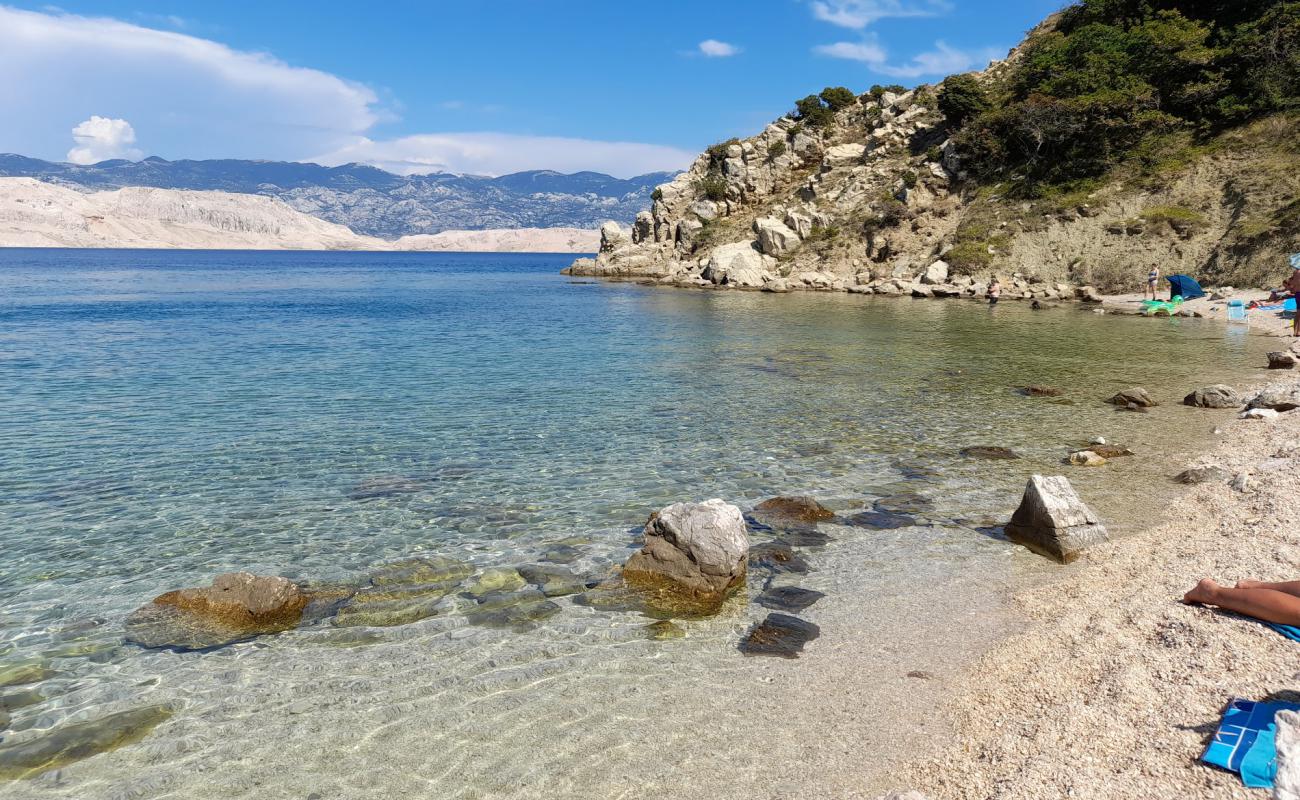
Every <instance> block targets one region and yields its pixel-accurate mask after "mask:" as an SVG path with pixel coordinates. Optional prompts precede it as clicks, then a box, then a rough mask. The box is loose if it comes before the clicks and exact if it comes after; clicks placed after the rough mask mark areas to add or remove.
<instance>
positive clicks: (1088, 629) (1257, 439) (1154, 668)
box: [885, 325, 1300, 800]
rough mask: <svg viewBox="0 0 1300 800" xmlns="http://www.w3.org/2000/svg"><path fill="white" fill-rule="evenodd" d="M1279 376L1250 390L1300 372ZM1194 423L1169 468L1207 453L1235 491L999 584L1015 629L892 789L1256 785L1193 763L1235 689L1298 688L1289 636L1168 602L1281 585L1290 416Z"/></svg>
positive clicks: (999, 791)
mask: <svg viewBox="0 0 1300 800" xmlns="http://www.w3.org/2000/svg"><path fill="white" fill-rule="evenodd" d="M1252 327H1266V328H1267V327H1276V326H1270V325H1264V326H1254V325H1252ZM1282 374H1283V375H1286V376H1287V377H1286V378H1282V377H1280V376H1277V377H1272V378H1271V379H1268V380H1264V381H1262V382H1260V383H1259V384H1258V385H1257V386H1254V387H1252V390H1255V389H1262V388H1265V387H1268V386H1276V385H1281V384H1291V385H1294V384H1295V383H1297V377H1300V376H1297V375H1296V373H1295V372H1294V371H1286V372H1284V373H1282ZM1205 416H1206V420H1207V423H1210V424H1213V425H1215V431H1216V435H1218V436H1220V437H1221V438H1220V439H1219V441H1218V442H1217V444H1216V445H1215V446H1214V447H1212V448H1210V449H1209V450H1207V452H1206V453H1205V454H1204V455H1203V456H1201V457H1200V458H1197V459H1194V460H1193V461H1192V462H1191V463H1188V464H1170V470H1169V471H1170V474H1171V475H1172V474H1174V473H1175V472H1177V471H1179V470H1181V469H1184V468H1187V467H1192V466H1202V465H1208V464H1217V465H1219V466H1222V467H1224V468H1225V469H1227V471H1228V472H1229V473H1231V474H1232V475H1234V476H1241V475H1245V476H1247V482H1248V487H1247V488H1246V490H1245V491H1240V490H1239V489H1238V488H1234V487H1233V486H1232V485H1231V482H1229V481H1217V482H1210V483H1204V484H1200V485H1195V486H1191V487H1189V488H1187V489H1186V490H1184V491H1181V492H1178V493H1177V494H1176V496H1175V499H1174V500H1173V501H1172V502H1171V503H1170V504H1169V506H1168V508H1167V509H1162V510H1157V511H1155V512H1153V513H1154V514H1158V515H1159V520H1158V521H1157V522H1155V523H1154V524H1153V525H1151V526H1149V527H1146V528H1144V529H1141V530H1139V531H1136V532H1134V533H1132V534H1129V535H1126V536H1123V537H1119V538H1117V539H1112V540H1111V541H1110V542H1108V543H1106V544H1104V545H1102V546H1099V547H1097V548H1094V549H1093V550H1091V551H1090V552H1089V553H1087V554H1086V556H1085V557H1084V558H1083V559H1081V560H1080V561H1079V562H1077V564H1076V565H1074V566H1073V567H1072V568H1065V569H1063V570H1062V574H1061V575H1060V576H1059V577H1057V578H1055V579H1050V580H1048V581H1046V582H1044V583H1043V584H1041V585H1036V586H1032V587H1029V588H1025V589H1021V590H1019V591H1016V592H1015V593H1013V594H1012V595H1011V596H1010V597H1009V598H1008V603H1009V605H1010V607H1011V608H1013V609H1015V610H1016V612H1017V613H1019V614H1021V615H1022V616H1023V621H1024V623H1025V624H1026V625H1027V626H1028V627H1027V628H1026V629H1023V630H1022V631H1021V632H1019V633H1015V634H1012V635H1010V636H1008V637H1006V638H1004V639H1002V640H1000V641H999V642H997V643H996V644H994V645H993V646H992V647H991V648H989V649H988V650H987V651H986V652H985V653H984V654H983V655H981V656H980V657H978V658H976V659H975V660H974V661H973V662H971V663H970V664H968V665H967V666H966V668H965V669H964V670H963V672H962V673H961V675H960V676H959V677H957V678H956V679H954V680H953V681H952V682H951V684H950V685H949V687H948V689H949V695H948V699H947V700H946V701H945V702H944V703H942V704H941V706H940V715H941V717H942V719H941V720H940V722H941V724H942V725H943V727H944V729H946V730H948V731H949V732H951V736H952V738H951V739H949V740H945V741H939V742H934V743H933V746H932V747H930V748H929V750H928V752H926V753H923V754H921V755H918V756H917V757H916V758H915V759H913V760H911V761H910V762H909V764H908V765H907V766H906V767H905V768H904V769H903V770H901V771H899V772H898V773H896V775H895V779H894V781H893V784H895V785H894V787H893V788H894V789H895V790H896V791H898V792H906V791H909V790H911V791H916V790H919V791H920V792H922V793H923V796H924V797H925V798H927V800H931V799H932V800H976V799H977V798H978V799H980V800H986V799H988V798H998V800H1019V799H1021V798H1023V799H1024V800H1031V799H1032V800H1039V799H1040V798H1056V797H1072V798H1097V800H1103V798H1104V800H1126V799H1127V798H1132V799H1133V800H1140V799H1145V798H1155V797H1170V798H1172V797H1178V798H1196V797H1206V798H1209V797H1214V798H1226V797H1231V798H1260V797H1263V796H1265V795H1264V794H1263V793H1262V792H1258V791H1252V790H1249V789H1247V788H1245V787H1244V786H1243V785H1242V782H1241V780H1240V778H1239V777H1238V776H1237V775H1235V774H1232V773H1229V772H1226V771H1222V770H1218V769H1216V768H1214V767H1211V766H1209V765H1206V764H1204V763H1202V762H1200V761H1199V757H1200V755H1201V753H1202V752H1203V751H1204V748H1205V746H1206V744H1207V743H1208V742H1209V740H1210V738H1211V737H1212V736H1213V733H1214V731H1215V729H1216V727H1217V725H1218V723H1219V720H1220V717H1221V714H1222V712H1223V709H1224V708H1225V707H1226V705H1227V704H1228V702H1229V701H1230V700H1232V699H1233V698H1237V697H1241V698H1247V699H1264V698H1270V699H1278V695H1279V694H1282V695H1283V697H1282V699H1289V700H1296V699H1300V694H1296V692H1295V679H1296V677H1297V673H1296V668H1295V658H1296V655H1297V651H1296V650H1295V648H1296V643H1295V642H1292V641H1290V640H1288V639H1286V638H1285V637H1283V636H1280V635H1278V634H1277V633H1275V632H1274V631H1272V630H1270V629H1268V628H1267V627H1265V626H1264V625H1261V624H1258V623H1257V622H1254V621H1251V620H1249V619H1246V618H1242V617H1238V616H1235V615H1232V614H1228V613H1224V612H1220V611H1218V610H1215V609H1211V608H1207V607H1201V606H1196V607H1193V606H1188V605H1184V604H1183V603H1181V602H1180V600H1181V597H1182V595H1183V593H1185V592H1186V591H1187V590H1188V589H1190V588H1191V587H1192V586H1193V585H1195V583H1196V582H1197V581H1198V580H1199V579H1201V578H1205V577H1212V578H1214V579H1216V580H1218V581H1220V582H1222V583H1227V584H1229V585H1231V583H1233V582H1235V581H1237V580H1241V579H1247V578H1254V579H1260V580H1289V579H1294V578H1295V574H1296V572H1297V569H1296V566H1295V565H1296V563H1297V562H1300V500H1298V499H1297V497H1296V492H1295V489H1296V483H1297V482H1296V479H1295V477H1294V475H1295V473H1296V470H1297V469H1298V468H1300V413H1294V414H1293V413H1285V414H1282V415H1281V416H1279V417H1278V418H1276V419H1274V420H1265V421H1255V420H1241V419H1237V418H1236V412H1232V416H1231V417H1228V416H1226V414H1225V413H1224V411H1218V412H1215V411H1212V410H1209V409H1206V410H1205ZM885 797H886V798H891V800H892V798H894V797H895V795H886V796H885ZM898 797H906V798H908V800H912V797H914V796H911V797H909V796H908V795H906V794H902V795H898Z"/></svg>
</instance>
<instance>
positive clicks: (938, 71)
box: [813, 35, 1005, 78]
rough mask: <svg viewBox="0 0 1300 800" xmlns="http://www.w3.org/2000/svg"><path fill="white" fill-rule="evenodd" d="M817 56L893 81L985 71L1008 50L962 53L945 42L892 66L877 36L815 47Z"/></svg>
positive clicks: (968, 51)
mask: <svg viewBox="0 0 1300 800" xmlns="http://www.w3.org/2000/svg"><path fill="white" fill-rule="evenodd" d="M813 52H814V53H816V54H818V55H823V56H829V57H831V58H843V59H847V60H849V61H858V62H860V63H863V64H866V65H867V67H868V68H869V69H871V70H872V71H873V72H878V73H880V74H881V75H889V76H891V77H894V78H921V77H947V76H948V75H952V74H954V73H958V72H969V71H970V70H973V69H982V68H983V67H985V66H987V65H988V63H989V62H990V61H993V60H994V59H997V58H1000V57H1001V56H1002V54H1003V53H1004V52H1005V51H1002V50H999V49H998V48H996V47H983V48H979V49H976V50H960V49H958V48H955V47H951V46H949V45H948V44H947V43H946V42H942V41H939V42H935V43H934V49H933V50H928V51H926V52H924V53H918V54H917V55H915V56H912V58H911V59H910V60H909V61H906V62H904V63H901V64H900V63H890V60H889V53H888V52H887V51H886V50H885V48H884V47H882V46H881V45H880V43H879V41H878V40H876V38H875V37H874V36H870V35H868V36H867V38H865V39H864V40H863V41H861V42H836V43H835V44H823V45H818V46H816V47H814V48H813Z"/></svg>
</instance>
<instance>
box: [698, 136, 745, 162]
mask: <svg viewBox="0 0 1300 800" xmlns="http://www.w3.org/2000/svg"><path fill="white" fill-rule="evenodd" d="M734 144H740V140H739V139H737V138H735V137H732V138H730V139H728V140H727V141H725V142H718V143H717V144H715V145H711V146H710V147H709V149H708V150H705V151H704V152H706V153H708V154H709V164H711V165H718V164H721V163H722V162H723V161H726V160H727V149H728V148H730V147H731V146H732V145H734Z"/></svg>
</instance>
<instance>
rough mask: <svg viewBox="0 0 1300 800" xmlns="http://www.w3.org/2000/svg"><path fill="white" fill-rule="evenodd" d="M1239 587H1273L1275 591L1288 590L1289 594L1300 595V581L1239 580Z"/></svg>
mask: <svg viewBox="0 0 1300 800" xmlns="http://www.w3.org/2000/svg"><path fill="white" fill-rule="evenodd" d="M1236 588H1238V589H1272V590H1273V591H1275V592H1286V593H1287V594H1289V595H1293V596H1295V597H1300V581H1282V582H1280V583H1269V582H1268V581H1237V587H1236Z"/></svg>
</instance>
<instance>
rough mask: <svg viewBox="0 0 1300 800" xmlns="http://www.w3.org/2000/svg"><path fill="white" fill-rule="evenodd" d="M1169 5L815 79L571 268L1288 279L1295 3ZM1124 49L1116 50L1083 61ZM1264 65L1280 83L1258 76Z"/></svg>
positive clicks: (750, 283) (850, 284)
mask: <svg viewBox="0 0 1300 800" xmlns="http://www.w3.org/2000/svg"><path fill="white" fill-rule="evenodd" d="M1128 5H1133V6H1134V8H1133V9H1127V6H1128ZM1155 5H1157V6H1168V8H1161V9H1157V10H1152V9H1151V8H1150V7H1149V6H1150V4H1145V5H1144V4H1141V3H1129V2H1128V0H1086V2H1084V3H1081V4H1080V5H1078V6H1075V7H1072V8H1070V9H1067V10H1066V11H1065V12H1062V13H1061V14H1058V15H1054V16H1053V17H1051V18H1049V19H1048V20H1047V21H1046V22H1044V23H1043V24H1042V25H1041V26H1039V27H1038V28H1037V29H1035V30H1034V31H1032V32H1031V33H1030V35H1029V37H1028V38H1027V40H1026V42H1025V43H1024V44H1022V45H1021V46H1020V47H1018V48H1017V49H1016V50H1014V51H1012V52H1011V53H1010V54H1009V56H1008V58H1007V59H1006V60H1004V61H1001V62H997V63H995V64H993V65H991V66H990V67H989V69H987V70H985V71H984V72H981V73H975V74H971V75H966V76H956V77H953V78H949V79H948V80H946V81H945V82H944V83H943V84H941V85H938V86H921V87H917V88H916V89H914V90H912V91H904V90H903V89H902V87H888V88H883V87H874V88H873V90H872V91H871V92H868V93H867V94H864V95H861V96H854V95H853V93H852V92H849V91H848V90H847V89H843V88H838V89H827V90H826V91H824V92H823V93H822V94H821V95H820V96H810V97H808V98H805V99H804V100H801V101H799V103H798V107H797V109H796V111H794V112H792V113H791V114H789V115H786V116H784V117H782V118H780V119H778V120H777V121H776V122H774V123H772V124H771V125H769V126H768V127H767V128H766V129H765V130H763V131H762V132H761V133H759V134H758V135H757V136H754V137H751V138H748V139H745V140H732V141H729V142H723V143H720V144H718V145H715V146H714V147H712V148H710V149H709V151H708V152H706V153H704V154H702V155H701V156H700V157H699V158H698V159H696V161H695V162H694V164H692V166H691V168H690V169H689V170H688V171H687V172H685V173H682V174H681V175H679V176H677V177H676V178H674V179H673V180H672V181H670V182H668V183H665V184H663V185H661V186H659V187H658V188H657V189H656V190H655V192H654V194H653V204H652V206H651V208H650V210H649V211H645V212H642V213H640V214H638V215H637V216H636V217H635V219H634V221H632V224H631V227H630V229H628V228H625V227H623V226H620V225H617V224H608V225H606V226H605V227H604V228H603V229H602V239H601V246H600V253H599V255H598V256H597V257H596V258H595V259H594V260H593V259H579V260H578V261H577V262H575V263H574V264H573V266H572V267H570V268H569V271H570V272H571V273H573V274H583V275H601V276H609V277H641V278H653V279H655V280H657V281H660V282H663V283H671V284H677V285H685V286H692V285H698V286H726V287H735V288H746V289H766V290H769V291H786V290H790V289H838V290H845V291H853V292H862V293H882V294H906V293H910V294H915V295H923V296H930V295H938V296H957V295H967V296H974V295H979V294H982V293H983V289H984V285H985V284H986V283H987V281H988V279H989V278H990V277H991V276H992V275H993V274H999V275H1001V276H1003V279H1004V282H1005V283H1006V285H1007V286H1008V288H1009V289H1011V290H1012V291H1011V292H1009V294H1011V295H1012V296H1024V297H1043V298H1055V297H1060V296H1063V295H1069V296H1073V295H1074V294H1076V291H1077V289H1078V288H1079V287H1084V286H1095V287H1097V288H1099V289H1101V290H1119V289H1123V290H1126V291H1136V290H1137V288H1138V287H1139V286H1140V285H1141V282H1142V281H1143V280H1144V278H1145V276H1146V274H1147V271H1148V269H1149V268H1150V267H1152V266H1157V265H1158V266H1160V267H1161V269H1162V270H1163V272H1164V273H1165V274H1170V273H1175V272H1186V273H1189V274H1192V275H1194V276H1197V277H1199V278H1201V279H1202V280H1203V281H1205V282H1207V283H1209V284H1210V285H1215V286H1218V285H1222V284H1236V285H1238V286H1260V285H1276V284H1277V283H1278V282H1279V281H1280V279H1281V278H1282V277H1283V276H1284V274H1286V273H1285V270H1286V254H1287V253H1290V252H1295V251H1297V250H1300V125H1297V122H1298V121H1300V120H1298V118H1297V114H1296V112H1295V111H1292V110H1290V109H1291V108H1294V107H1295V101H1294V100H1292V99H1290V97H1291V96H1290V95H1288V94H1286V93H1287V92H1288V91H1292V92H1293V91H1294V89H1293V88H1292V89H1288V88H1287V87H1288V86H1295V82H1294V81H1292V80H1291V79H1290V76H1292V75H1293V74H1295V77H1297V78H1300V74H1296V70H1297V69H1298V67H1297V65H1300V51H1297V45H1296V43H1295V41H1293V40H1291V39H1286V38H1283V39H1281V40H1279V39H1277V37H1276V36H1274V34H1277V33H1278V31H1282V32H1285V31H1289V30H1292V28H1291V27H1289V26H1294V25H1296V20H1297V19H1300V4H1281V5H1283V6H1287V7H1288V8H1290V9H1291V12H1292V16H1291V17H1280V16H1279V15H1278V14H1277V12H1276V8H1271V6H1275V5H1277V4H1268V3H1258V2H1247V3H1244V4H1242V8H1237V7H1235V6H1234V8H1233V9H1231V10H1230V11H1223V10H1222V4H1219V5H1218V6H1215V5H1214V4H1212V3H1201V2H1190V1H1188V2H1171V1H1166V2H1157V3H1155ZM1119 6H1124V7H1125V8H1123V9H1118V8H1117V7H1119ZM1246 6H1251V8H1250V9H1245V7H1246ZM1243 9H1244V10H1243ZM1130 12H1131V13H1130ZM1184 12H1185V13H1186V14H1188V15H1190V16H1186V17H1184V16H1183V13H1184ZM1229 13H1230V14H1232V15H1233V19H1232V20H1230V21H1229V20H1224V19H1218V20H1216V18H1215V16H1214V15H1215V14H1229ZM1107 15H1109V16H1107ZM1144 15H1145V16H1144ZM1228 22H1231V23H1232V25H1228V24H1227V23H1228ZM1296 30H1297V32H1300V28H1296ZM1251 36H1256V37H1264V38H1266V39H1267V37H1269V36H1274V38H1273V39H1269V41H1273V42H1274V44H1275V45H1276V46H1277V47H1279V48H1281V50H1282V54H1281V55H1280V56H1277V57H1276V58H1275V57H1274V56H1272V55H1270V56H1269V59H1267V60H1263V59H1261V58H1259V57H1258V52H1259V51H1258V49H1257V47H1258V46H1257V45H1256V44H1252V41H1253V40H1252V39H1250V37H1251ZM1112 37H1113V38H1114V39H1118V40H1119V41H1120V42H1121V44H1120V45H1115V44H1114V42H1113V41H1111V38H1112ZM1234 37H1235V38H1234ZM1279 41H1281V42H1282V43H1281V44H1278V42H1279ZM1288 41H1291V44H1286V42H1288ZM1287 48H1290V49H1287ZM1117 49H1118V51H1119V52H1121V53H1124V54H1125V55H1124V59H1125V60H1124V61H1123V62H1122V63H1117V64H1115V65H1103V67H1102V68H1101V69H1100V71H1099V74H1087V70H1088V69H1093V70H1096V69H1097V68H1096V64H1098V63H1102V62H1100V61H1099V56H1098V55H1097V52H1101V53H1110V52H1114V51H1116V50H1117ZM1093 51H1097V52H1093ZM1233 54H1238V55H1237V56H1234V55H1233ZM1252 54H1254V55H1252ZM1233 58H1236V60H1235V61H1234V60H1232V59H1233ZM1252 58H1254V59H1255V60H1254V61H1252V60H1251V59H1252ZM1216 59H1217V62H1216ZM1278 59H1280V61H1279V60H1278ZM1288 59H1289V61H1288ZM1279 63H1280V64H1281V66H1278V64H1279ZM1288 63H1289V64H1290V65H1291V66H1290V67H1287V66H1286V65H1287V64H1288ZM1287 69H1290V70H1291V72H1286V70H1287ZM1126 70H1127V73H1126ZM1198 70H1199V71H1198ZM1265 70H1272V72H1267V71H1265ZM1278 70H1281V72H1280V73H1279V72H1278ZM1278 75H1280V77H1278ZM1080 76H1082V77H1080ZM1215 76H1218V77H1217V78H1216V77H1215ZM1215 80H1218V83H1215V82H1214V81H1215ZM1268 80H1276V81H1277V88H1274V89H1270V90H1269V91H1268V92H1261V91H1257V87H1258V86H1259V85H1260V84H1262V83H1263V82H1265V81H1268ZM1188 81H1191V82H1192V84H1191V85H1188V84H1187V82H1188ZM1198 81H1199V82H1200V83H1197V82H1198ZM1109 82H1114V83H1115V84H1116V86H1111V85H1107V84H1108V83H1109ZM1175 83H1176V84H1177V85H1178V86H1183V87H1185V91H1183V90H1177V89H1175V88H1171V87H1173V85H1174V84H1175ZM1117 87H1118V88H1117ZM1234 87H1236V88H1234ZM1179 91H1183V94H1187V93H1191V92H1193V91H1196V92H1200V94H1199V95H1197V96H1196V102H1195V103H1190V102H1188V101H1186V100H1183V99H1181V98H1182V97H1183V95H1182V94H1179ZM1216 93H1217V94H1216ZM1165 98H1169V99H1165ZM1252 98H1254V99H1252ZM1161 102H1164V104H1165V106H1167V108H1166V107H1161V106H1160V105H1159V104H1160V103H1161ZM1180 103H1181V105H1180ZM1205 109H1231V110H1232V113H1228V112H1227V111H1225V112H1223V113H1222V114H1219V112H1217V111H1215V112H1211V111H1206V110H1205ZM1215 114H1219V115H1218V116H1215ZM1153 118H1154V119H1155V121H1154V122H1153V121H1152V120H1153ZM1144 126H1149V127H1150V130H1148V129H1147V128H1146V127H1144ZM1099 131H1103V132H1105V134H1106V135H1105V137H1104V138H1103V137H1102V134H1100V133H1098V132H1099Z"/></svg>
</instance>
